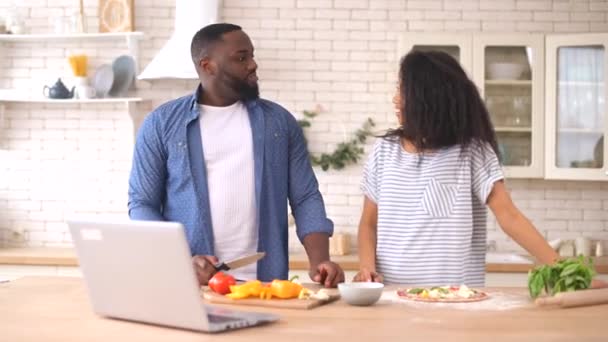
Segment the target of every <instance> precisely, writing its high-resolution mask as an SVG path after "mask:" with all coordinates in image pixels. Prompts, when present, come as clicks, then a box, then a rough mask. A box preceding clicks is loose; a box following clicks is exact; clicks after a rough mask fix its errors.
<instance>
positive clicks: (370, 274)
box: [353, 268, 384, 283]
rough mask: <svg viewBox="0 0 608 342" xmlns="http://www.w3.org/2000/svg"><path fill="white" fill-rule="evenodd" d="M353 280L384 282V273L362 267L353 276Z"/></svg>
mask: <svg viewBox="0 0 608 342" xmlns="http://www.w3.org/2000/svg"><path fill="white" fill-rule="evenodd" d="M353 281H356V282H374V283H382V282H384V277H383V276H382V274H380V273H378V272H376V271H370V270H367V269H365V268H364V269H361V270H360V271H359V272H358V273H357V274H356V275H355V277H354V278H353Z"/></svg>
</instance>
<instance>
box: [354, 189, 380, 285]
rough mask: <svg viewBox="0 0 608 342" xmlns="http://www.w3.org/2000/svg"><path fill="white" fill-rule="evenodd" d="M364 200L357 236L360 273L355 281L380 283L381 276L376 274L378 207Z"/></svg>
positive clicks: (370, 201) (366, 199)
mask: <svg viewBox="0 0 608 342" xmlns="http://www.w3.org/2000/svg"><path fill="white" fill-rule="evenodd" d="M364 198H365V200H364V202H363V213H362V214H361V221H360V222H359V234H358V248H359V270H360V271H359V273H358V274H357V276H356V277H355V280H356V281H377V282H382V276H380V275H379V274H378V273H376V241H377V234H376V233H377V225H378V206H377V205H376V203H374V202H373V201H372V200H370V199H369V198H368V197H367V196H364Z"/></svg>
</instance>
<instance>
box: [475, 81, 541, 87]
mask: <svg viewBox="0 0 608 342" xmlns="http://www.w3.org/2000/svg"><path fill="white" fill-rule="evenodd" d="M486 86H518V87H531V86H532V81H530V80H486Z"/></svg>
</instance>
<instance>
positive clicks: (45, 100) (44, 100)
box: [0, 95, 145, 104]
mask: <svg viewBox="0 0 608 342" xmlns="http://www.w3.org/2000/svg"><path fill="white" fill-rule="evenodd" d="M142 101H145V100H144V99H142V98H141V97H123V98H102V99H48V98H43V97H40V98H26V97H7V96H3V95H0V102H21V103H53V104H79V103H80V104H86V103H123V102H142Z"/></svg>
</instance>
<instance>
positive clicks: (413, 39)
mask: <svg viewBox="0 0 608 342" xmlns="http://www.w3.org/2000/svg"><path fill="white" fill-rule="evenodd" d="M471 44H472V36H471V35H470V34H437V33H408V34H405V35H403V36H402V37H401V40H400V44H399V55H398V58H401V57H403V56H404V55H405V54H407V53H408V52H410V51H411V50H415V51H442V52H445V53H447V54H449V55H451V56H452V57H454V58H456V60H458V61H459V62H460V65H461V66H462V68H463V69H464V70H465V71H466V72H467V73H469V75H471V71H472V45H471Z"/></svg>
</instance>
